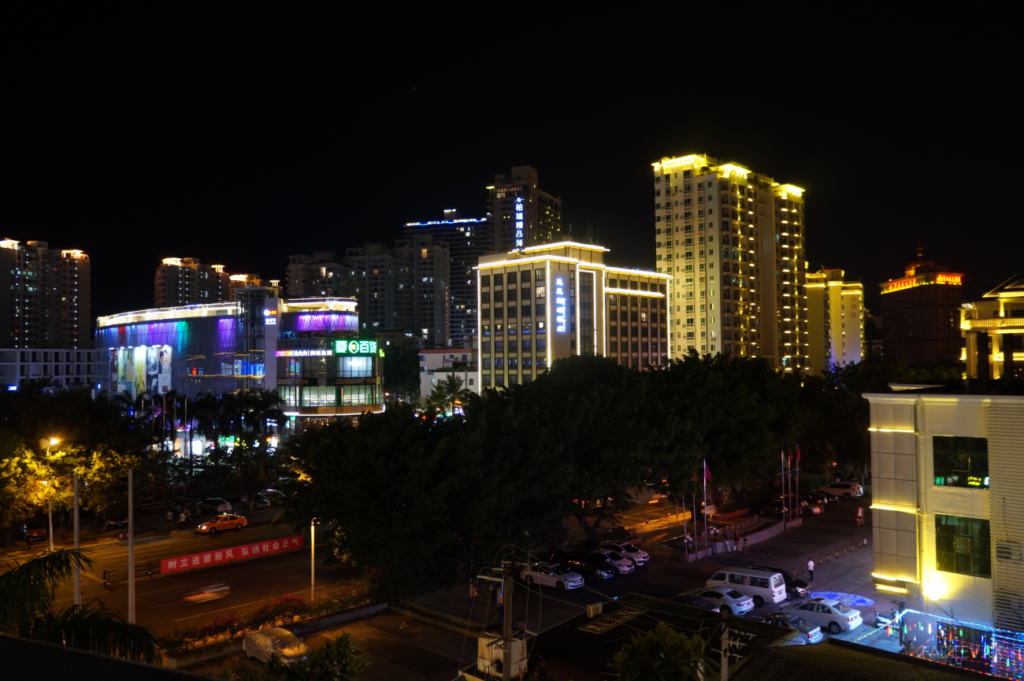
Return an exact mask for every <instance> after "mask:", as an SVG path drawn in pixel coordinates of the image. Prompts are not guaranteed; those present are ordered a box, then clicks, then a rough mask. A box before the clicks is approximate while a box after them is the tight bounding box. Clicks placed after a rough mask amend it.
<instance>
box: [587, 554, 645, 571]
mask: <svg viewBox="0 0 1024 681" xmlns="http://www.w3.org/2000/svg"><path fill="white" fill-rule="evenodd" d="M589 555H590V556H591V557H592V558H597V559H598V560H603V561H605V562H606V563H608V564H609V565H611V566H612V567H613V568H615V571H616V572H618V573H619V574H620V575H625V574H629V573H630V572H632V571H633V570H634V569H635V567H634V565H633V561H631V560H630V559H629V558H626V557H625V556H623V555H622V554H621V553H619V552H618V551H612V550H610V549H598V550H596V551H593V552H591V553H590V554H589Z"/></svg>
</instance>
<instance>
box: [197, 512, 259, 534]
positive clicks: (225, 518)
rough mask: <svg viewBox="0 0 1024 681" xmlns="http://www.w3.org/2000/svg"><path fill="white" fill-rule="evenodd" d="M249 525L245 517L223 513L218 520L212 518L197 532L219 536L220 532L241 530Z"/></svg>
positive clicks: (200, 526)
mask: <svg viewBox="0 0 1024 681" xmlns="http://www.w3.org/2000/svg"><path fill="white" fill-rule="evenodd" d="M248 524H249V521H247V520H246V519H245V516H241V515H235V514H234V513H223V514H221V515H219V516H217V517H216V518H211V519H210V520H207V521H206V522H203V523H200V525H199V527H197V528H196V531H197V532H203V533H206V534H217V532H219V531H220V530H232V529H234V530H240V529H242V528H243V527H245V526H246V525H248Z"/></svg>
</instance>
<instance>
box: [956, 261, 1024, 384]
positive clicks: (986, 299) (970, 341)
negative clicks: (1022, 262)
mask: <svg viewBox="0 0 1024 681" xmlns="http://www.w3.org/2000/svg"><path fill="white" fill-rule="evenodd" d="M960 332H961V334H962V335H963V337H964V341H965V342H964V347H963V350H962V355H961V359H962V360H963V361H964V363H965V365H966V367H965V368H966V373H967V378H971V379H976V378H979V377H980V376H981V375H982V374H987V375H988V376H990V377H991V378H997V379H1003V378H1012V379H1020V378H1024V368H1022V365H1024V274H1015V275H1013V276H1012V277H1010V278H1009V279H1007V280H1006V281H1004V282H1003V283H1002V284H1000V285H999V286H997V287H995V288H994V289H992V290H991V291H989V292H987V293H985V294H984V295H983V296H982V299H981V300H979V301H976V302H973V303H964V304H963V305H962V306H961V308H960ZM982 348H985V351H984V352H983V351H982Z"/></svg>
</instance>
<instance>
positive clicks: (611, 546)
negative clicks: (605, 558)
mask: <svg viewBox="0 0 1024 681" xmlns="http://www.w3.org/2000/svg"><path fill="white" fill-rule="evenodd" d="M601 548H602V549H608V550H609V551H615V552H616V553H619V554H621V555H622V557H623V558H626V559H628V560H631V561H633V565H635V566H637V567H639V566H641V565H644V564H645V563H649V562H650V561H651V556H650V554H648V553H647V552H646V551H644V550H643V549H641V548H638V547H636V546H633V545H632V544H620V543H618V542H610V541H606V542H604V543H603V544H601Z"/></svg>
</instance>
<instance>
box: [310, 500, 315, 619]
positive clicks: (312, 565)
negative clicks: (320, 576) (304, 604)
mask: <svg viewBox="0 0 1024 681" xmlns="http://www.w3.org/2000/svg"><path fill="white" fill-rule="evenodd" d="M315 523H316V518H313V519H312V520H310V521H309V600H310V602H312V601H313V599H314V598H316V524H315Z"/></svg>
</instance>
